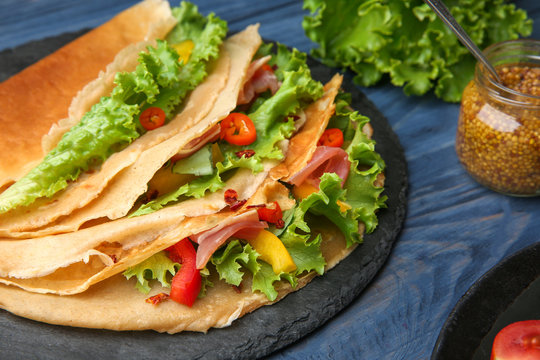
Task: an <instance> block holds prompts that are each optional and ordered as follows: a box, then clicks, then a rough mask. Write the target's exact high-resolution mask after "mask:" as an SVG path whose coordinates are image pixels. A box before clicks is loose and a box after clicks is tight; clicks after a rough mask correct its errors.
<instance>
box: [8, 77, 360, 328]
mask: <svg viewBox="0 0 540 360" xmlns="http://www.w3.org/2000/svg"><path fill="white" fill-rule="evenodd" d="M341 81H342V77H341V76H337V75H336V76H335V77H334V78H333V79H332V81H330V82H329V83H328V84H327V85H326V86H325V93H324V95H323V97H322V98H320V99H319V100H317V101H316V102H315V103H313V104H312V105H310V106H309V107H308V108H307V109H306V111H305V113H306V122H305V124H304V127H303V128H302V129H301V130H300V131H299V132H298V133H297V134H296V135H295V136H293V138H292V139H291V143H292V144H294V143H299V142H303V140H302V139H306V134H312V133H313V131H315V132H316V133H318V132H322V131H323V130H324V129H325V128H326V126H327V125H328V121H329V119H330V117H331V116H332V114H333V113H334V105H333V104H334V99H335V97H336V95H337V93H338V89H339V87H340V85H341ZM310 146H311V147H313V148H315V147H316V146H317V143H316V141H315V142H313V141H311V145H310ZM290 149H291V151H289V152H288V153H287V156H286V158H285V160H284V162H283V163H282V165H280V166H279V167H277V168H276V167H275V166H271V167H269V169H268V171H264V172H263V173H261V174H260V175H259V178H260V180H259V181H257V182H256V183H257V184H256V186H253V185H254V184H251V182H252V181H253V179H252V178H250V177H247V176H239V177H238V178H237V179H236V180H237V181H238V182H239V183H240V186H238V187H236V189H238V191H242V190H243V191H244V192H243V193H240V194H239V195H240V197H241V198H247V197H249V200H248V201H247V202H246V204H245V205H244V206H243V207H242V208H241V209H240V210H238V211H235V212H232V211H222V212H220V213H216V214H213V215H207V216H199V217H189V215H190V210H194V209H196V208H197V207H199V206H204V203H206V202H208V203H210V202H212V201H213V199H211V198H208V197H206V198H202V199H193V200H189V201H186V202H182V203H180V204H177V205H173V206H169V207H166V208H164V209H161V210H159V211H157V212H154V213H151V214H148V215H145V216H140V217H134V218H124V219H119V220H115V221H111V222H107V223H104V224H100V225H96V226H93V227H90V228H87V229H82V230H80V231H77V232H74V233H71V234H61V235H56V236H49V237H43V238H41V239H29V240H20V241H10V240H3V241H1V242H0V256H3V257H4V256H8V254H9V255H10V256H8V257H7V262H6V263H2V264H0V274H1V275H2V276H3V277H2V278H1V279H0V281H1V282H2V283H4V284H6V285H0V295H1V297H2V299H3V300H2V301H1V305H2V307H3V308H5V309H7V310H9V311H11V312H13V313H15V314H18V315H21V316H24V317H28V318H31V319H35V320H38V321H44V322H48V323H52V324H61V325H70V326H80V327H90V328H106V329H113V330H143V329H153V330H156V331H159V332H169V333H176V332H180V331H185V330H188V331H203V332H204V331H207V330H208V329H209V328H210V327H224V326H228V325H230V324H231V322H232V321H233V320H235V319H237V318H239V317H241V316H243V315H244V314H246V313H249V312H251V311H253V310H255V309H257V308H259V307H261V306H263V305H267V304H271V303H273V302H274V301H278V300H280V299H281V298H282V297H284V296H285V295H286V294H288V293H290V292H291V291H295V290H298V289H300V288H302V287H303V286H304V285H306V284H307V283H308V282H309V281H310V280H311V279H312V278H313V277H314V276H315V275H316V273H315V272H308V273H304V274H303V275H302V276H300V277H299V279H298V282H297V284H296V286H295V287H294V288H293V287H292V286H291V285H290V284H289V283H286V282H281V283H279V284H278V285H277V286H276V291H277V293H276V296H275V298H274V299H273V300H269V298H268V297H267V296H266V295H264V294H263V293H261V292H252V290H251V280H250V279H249V278H247V279H246V280H244V281H243V282H242V286H241V288H240V291H239V290H238V288H236V289H235V288H233V287H231V286H230V285H228V284H226V283H225V282H224V281H222V280H220V279H218V278H217V277H216V275H215V274H214V275H212V277H211V278H210V280H211V281H212V282H213V284H214V285H213V286H212V287H209V288H208V289H207V294H206V296H205V297H203V298H201V299H198V300H197V301H196V302H195V304H194V305H193V306H192V307H190V308H188V307H186V306H183V305H180V304H178V303H175V302H172V301H169V302H164V303H162V304H160V305H159V306H153V305H150V304H148V303H147V302H145V299H147V298H148V296H150V295H153V294H159V293H161V292H163V291H167V289H164V288H161V287H160V286H154V287H153V289H152V293H151V294H149V295H145V294H142V293H140V292H138V291H136V290H135V289H134V283H135V281H134V279H131V280H129V281H128V280H126V279H125V277H124V276H122V275H121V274H120V272H122V271H124V270H125V269H126V268H128V267H130V266H133V265H135V264H138V263H140V262H141V261H143V260H145V259H147V258H148V257H150V256H152V255H153V254H156V253H157V252H159V251H161V250H163V249H166V248H168V247H169V246H171V245H173V244H175V243H176V242H178V239H182V238H184V237H187V236H192V235H194V234H200V233H201V232H204V231H206V230H209V229H213V228H216V227H217V226H227V225H228V224H234V223H235V222H236V221H237V220H236V219H238V218H245V217H250V216H251V215H252V214H253V213H255V214H256V210H254V209H253V208H250V205H256V204H263V203H272V202H274V201H276V202H278V203H279V204H280V206H281V208H282V209H283V210H284V211H287V210H289V209H290V208H291V207H292V206H294V203H295V201H294V200H292V199H291V198H290V196H289V189H288V188H287V187H286V186H285V185H282V184H281V183H280V182H278V181H276V179H279V177H280V176H283V175H278V174H279V173H281V174H285V175H291V174H295V173H298V172H299V171H300V170H301V168H302V167H304V166H305V164H300V165H299V164H298V163H297V162H296V161H294V159H297V158H298V157H299V156H301V155H302V154H303V153H304V152H306V151H307V152H309V153H311V154H312V153H313V152H314V150H312V149H305V148H300V147H298V146H292V145H291V147H290ZM274 165H275V164H274ZM271 168H273V169H280V170H279V171H275V172H274V174H273V175H274V176H273V177H271V176H269V172H270V171H271V170H270V169H271ZM231 180H232V179H231ZM229 185H232V184H229ZM249 187H251V189H250V190H247V189H246V188H249ZM248 194H249V196H248ZM220 196H221V197H223V194H221V195H220ZM190 203H191V204H193V206H189V205H188V204H190ZM313 231H314V232H315V233H320V234H321V235H322V238H323V241H322V243H321V251H322V254H323V256H324V260H325V266H324V267H325V269H326V270H328V269H330V268H332V267H334V266H335V265H336V264H337V263H338V262H339V261H340V260H342V259H343V258H345V257H346V256H347V255H348V254H349V253H350V252H351V251H352V250H353V249H354V246H347V242H346V241H345V238H344V236H343V235H342V234H341V233H340V231H339V230H338V229H337V228H336V227H334V226H333V225H332V224H331V223H330V222H328V221H321V222H319V224H318V226H316V227H314V228H313ZM200 246H201V245H200ZM59 248H61V249H63V250H62V251H58V249H59ZM7 285H12V286H7ZM91 285H92V286H91ZM25 290H26V291H25ZM29 291H30V292H29ZM57 294H64V295H65V296H60V295H57ZM68 294H74V295H68ZM81 308H84V309H85V311H84V312H81V311H80V309H81ZM112 314H114V316H112Z"/></svg>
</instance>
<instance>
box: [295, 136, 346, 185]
mask: <svg viewBox="0 0 540 360" xmlns="http://www.w3.org/2000/svg"><path fill="white" fill-rule="evenodd" d="M350 167H351V162H350V161H349V155H348V154H347V152H346V151H345V150H343V149H342V148H338V147H330V146H317V149H316V150H315V152H314V153H313V156H312V157H311V160H310V161H309V162H308V164H307V165H306V166H305V167H304V168H303V169H302V170H300V171H299V172H297V173H296V174H294V175H293V176H291V177H290V178H289V182H290V183H291V184H293V185H300V184H302V183H303V182H304V181H309V182H310V183H311V184H313V185H315V186H316V187H319V183H320V182H321V176H322V175H323V174H324V173H327V172H330V173H336V174H337V175H338V176H339V177H340V178H341V179H342V181H341V184H342V185H343V184H344V183H345V180H347V176H349V169H350Z"/></svg>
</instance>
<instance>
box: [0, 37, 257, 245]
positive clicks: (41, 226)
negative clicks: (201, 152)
mask: <svg viewBox="0 0 540 360" xmlns="http://www.w3.org/2000/svg"><path fill="white" fill-rule="evenodd" d="M257 29H258V26H249V27H248V28H247V29H246V30H244V31H242V32H240V33H238V34H236V35H234V36H232V37H230V38H229V39H227V40H225V42H224V44H223V45H222V48H221V50H220V57H219V59H218V60H217V61H216V63H215V64H214V69H213V71H212V72H211V73H210V75H209V76H208V77H207V79H206V80H205V81H204V82H203V83H202V84H201V85H199V86H198V87H197V88H196V89H195V90H194V91H193V92H192V94H191V95H190V97H189V98H188V99H187V101H186V103H187V105H186V107H185V108H184V109H183V111H182V112H181V113H179V114H178V115H177V116H176V117H175V118H174V119H173V120H172V121H171V122H170V123H168V124H167V125H165V126H163V127H161V128H159V129H156V130H154V131H152V132H148V133H146V134H145V135H143V136H142V137H141V138H139V139H137V140H135V141H134V142H133V143H132V144H131V145H130V146H128V147H127V148H126V149H124V150H123V151H121V152H118V153H116V154H114V155H112V156H111V157H110V158H109V159H108V160H107V161H106V162H105V163H104V164H103V166H102V168H101V170H100V171H99V172H97V173H94V174H89V175H86V176H85V177H83V178H81V179H80V180H79V181H77V182H74V183H72V184H71V185H70V186H69V187H68V188H67V189H65V190H64V191H63V192H61V193H59V194H58V195H56V196H54V197H53V198H52V199H40V200H39V201H37V202H36V204H34V205H32V206H30V207H29V208H30V209H29V208H28V207H25V208H21V209H15V210H13V211H10V212H8V213H5V214H1V215H0V236H3V237H11V238H29V237H35V236H45V235H50V234H55V233H59V232H68V231H75V230H77V229H78V228H79V227H80V226H81V225H82V224H83V223H85V222H87V221H90V220H94V219H99V218H108V219H110V220H114V219H118V218H120V217H123V216H125V215H126V214H127V213H128V211H129V210H130V209H131V207H132V206H133V204H134V203H135V201H136V200H137V198H138V197H139V196H140V195H141V194H143V193H144V192H145V191H146V188H147V183H148V181H149V180H150V179H151V178H152V176H153V175H154V174H155V172H156V171H157V170H159V169H160V168H161V167H162V166H163V164H165V163H166V162H167V161H168V160H169V159H170V158H171V157H172V156H173V155H174V154H176V153H177V152H178V151H180V150H181V149H182V148H184V147H185V146H186V145H187V144H188V143H189V142H190V141H192V140H193V139H196V138H197V137H199V136H201V135H203V134H204V133H205V132H206V131H208V130H209V129H211V128H212V127H213V126H215V125H216V124H217V123H218V122H219V121H220V120H221V119H223V118H224V117H225V116H227V115H228V114H229V113H230V112H231V111H232V110H233V109H234V107H235V106H236V99H237V97H238V93H239V91H240V89H241V87H242V84H243V80H244V76H245V74H246V71H247V69H248V67H249V64H250V62H251V59H252V57H253V55H254V53H255V52H256V50H257V49H258V47H259V46H260V44H261V38H260V36H259V34H258V31H257ZM214 209H215V210H219V208H217V207H214ZM29 210H30V211H29ZM67 215H69V216H67ZM51 223H53V224H51ZM47 225H50V226H47Z"/></svg>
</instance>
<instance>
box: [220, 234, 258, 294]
mask: <svg viewBox="0 0 540 360" xmlns="http://www.w3.org/2000/svg"><path fill="white" fill-rule="evenodd" d="M258 257H259V254H258V253H257V252H256V251H255V250H254V249H253V248H252V247H251V246H250V245H249V244H245V245H242V243H240V241H239V240H232V241H230V242H228V243H227V246H224V247H222V248H221V249H220V250H218V251H216V253H214V255H212V257H211V262H212V264H214V266H215V267H216V270H217V272H218V274H219V278H220V279H221V280H225V282H227V284H231V285H235V286H239V285H240V283H241V282H242V278H243V277H244V272H243V271H242V268H243V267H245V268H247V269H248V270H249V271H251V273H257V272H258V271H259V270H260V267H261V265H260V263H259V262H258V261H257V258H258Z"/></svg>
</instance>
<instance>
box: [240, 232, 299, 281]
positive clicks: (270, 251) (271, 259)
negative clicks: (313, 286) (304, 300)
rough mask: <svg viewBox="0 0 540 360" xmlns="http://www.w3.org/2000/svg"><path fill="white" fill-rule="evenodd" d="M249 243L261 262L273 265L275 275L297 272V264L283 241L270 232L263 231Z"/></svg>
mask: <svg viewBox="0 0 540 360" xmlns="http://www.w3.org/2000/svg"><path fill="white" fill-rule="evenodd" d="M248 243H249V244H250V245H251V246H253V248H254V249H255V251H257V252H258V253H259V255H260V258H261V260H263V261H266V262H267V263H269V264H270V265H272V270H274V273H276V274H280V273H282V272H291V271H294V270H296V264H295V263H294V261H293V259H292V257H291V254H289V252H288V251H287V249H286V248H285V245H283V243H282V242H281V240H280V239H279V238H278V237H277V236H276V235H274V234H273V233H271V232H270V231H267V230H261V231H260V232H259V234H258V235H257V237H256V238H254V239H251V240H248Z"/></svg>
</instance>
